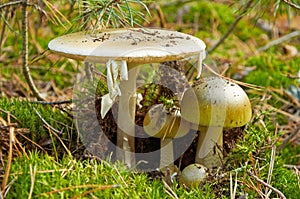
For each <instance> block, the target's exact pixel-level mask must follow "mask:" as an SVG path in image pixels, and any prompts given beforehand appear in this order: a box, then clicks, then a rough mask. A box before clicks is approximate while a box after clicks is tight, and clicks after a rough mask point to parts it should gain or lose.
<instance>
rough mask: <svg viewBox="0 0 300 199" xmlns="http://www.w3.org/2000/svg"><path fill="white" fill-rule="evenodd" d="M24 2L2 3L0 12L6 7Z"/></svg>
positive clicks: (21, 0)
mask: <svg viewBox="0 0 300 199" xmlns="http://www.w3.org/2000/svg"><path fill="white" fill-rule="evenodd" d="M23 1H24V0H20V1H11V2H7V3H4V4H1V5H0V10H1V9H3V8H5V7H8V6H14V5H18V4H22V3H23Z"/></svg>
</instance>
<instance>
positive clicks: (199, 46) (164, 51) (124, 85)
mask: <svg viewBox="0 0 300 199" xmlns="http://www.w3.org/2000/svg"><path fill="white" fill-rule="evenodd" d="M48 47H49V49H50V50H52V51H54V52H56V53H59V54H61V55H63V56H65V57H68V58H73V59H77V60H85V61H91V62H99V63H108V64H107V66H109V67H110V70H111V69H112V68H111V64H114V62H113V61H115V62H116V63H117V62H119V61H121V64H120V65H118V67H117V69H118V70H117V71H120V79H121V81H120V92H118V88H119V85H118V82H117V81H116V79H114V77H112V78H111V77H108V81H109V82H108V84H109V85H108V86H109V91H110V92H113V94H111V93H109V96H110V99H108V96H103V99H104V100H103V101H104V102H105V103H107V104H103V106H102V107H101V115H102V117H104V116H105V114H106V113H107V111H108V110H109V109H110V107H111V106H112V104H113V103H114V101H115V99H116V95H115V93H117V95H121V96H120V97H119V111H118V121H117V123H118V134H117V146H118V147H119V148H118V147H117V159H119V160H124V162H125V164H127V165H128V166H129V167H132V166H133V164H134V163H135V158H134V154H133V153H134V151H135V150H134V148H135V147H134V136H135V107H136V99H135V98H136V97H135V96H136V95H135V90H136V75H137V73H138V70H137V69H136V66H137V65H138V64H146V63H158V62H166V61H174V60H180V59H183V58H187V57H190V56H195V55H198V56H199V57H200V58H199V62H201V61H202V59H204V57H205V56H204V55H205V44H204V42H203V41H202V40H200V39H198V38H196V37H193V36H191V35H187V34H184V33H180V32H175V31H168V30H160V29H146V28H133V29H118V30H104V31H101V32H99V33H94V34H88V33H84V32H78V33H72V34H67V35H64V36H61V37H58V38H55V39H53V40H51V41H50V42H49V45H48ZM126 68H128V70H129V71H128V78H127V72H126V71H125V70H126ZM200 68H201V65H199V67H198V75H199V74H200V71H201V70H200ZM108 71H109V69H108ZM114 71H115V70H114ZM114 74H117V73H116V72H115V73H114ZM114 74H113V73H112V71H111V75H112V76H114ZM104 105H106V107H105V106H104ZM107 106H108V107H107ZM124 140H125V141H124ZM124 142H126V144H125V145H126V146H128V147H126V148H129V151H127V152H126V151H125V152H124V150H123V149H124V147H123V143H124ZM124 153H127V155H126V154H124ZM126 157H129V159H127V158H126Z"/></svg>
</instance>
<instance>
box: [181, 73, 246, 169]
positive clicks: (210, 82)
mask: <svg viewBox="0 0 300 199" xmlns="http://www.w3.org/2000/svg"><path fill="white" fill-rule="evenodd" d="M181 114H182V117H183V118H184V119H185V120H187V121H189V122H191V123H193V124H194V127H196V128H197V129H198V130H199V131H200V133H199V140H198V146H197V152H196V157H195V162H196V163H200V164H203V165H204V166H206V167H207V168H209V169H212V168H214V167H218V166H220V165H221V163H222V162H221V161H222V157H223V155H222V147H223V128H233V127H241V126H243V125H245V124H246V123H247V122H249V121H250V119H251V116H252V111H251V104H250V101H249V98H248V96H247V94H246V93H245V91H244V90H243V89H242V88H241V87H240V86H239V85H237V84H235V83H233V82H231V81H228V80H225V79H223V78H220V77H206V78H203V79H202V80H201V82H200V83H199V84H197V85H195V86H194V87H191V88H189V89H188V90H186V92H185V93H184V95H183V98H182V102H181Z"/></svg>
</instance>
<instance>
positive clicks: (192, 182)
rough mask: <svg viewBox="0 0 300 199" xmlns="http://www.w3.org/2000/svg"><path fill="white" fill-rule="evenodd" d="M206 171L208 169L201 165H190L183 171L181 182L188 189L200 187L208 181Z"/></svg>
mask: <svg viewBox="0 0 300 199" xmlns="http://www.w3.org/2000/svg"><path fill="white" fill-rule="evenodd" d="M206 170H207V168H206V167H204V166H203V165H201V164H196V163H195V164H190V165H188V166H187V167H185V168H184V169H183V170H182V172H181V175H180V177H179V182H180V184H184V185H185V186H187V187H196V186H199V185H200V184H201V183H203V182H204V181H205V180H206V177H207V173H206Z"/></svg>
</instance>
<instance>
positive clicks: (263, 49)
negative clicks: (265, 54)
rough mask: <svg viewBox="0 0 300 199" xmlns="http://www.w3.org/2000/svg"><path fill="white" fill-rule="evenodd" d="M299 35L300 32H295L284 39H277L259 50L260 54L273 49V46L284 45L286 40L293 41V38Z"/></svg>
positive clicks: (283, 37)
mask: <svg viewBox="0 0 300 199" xmlns="http://www.w3.org/2000/svg"><path fill="white" fill-rule="evenodd" d="M299 35H300V30H296V31H293V32H291V33H289V34H287V35H284V36H282V37H279V38H278V39H275V40H273V41H271V42H270V43H268V44H266V45H265V46H263V47H260V48H258V49H257V50H258V52H262V51H265V50H267V49H269V48H271V47H272V46H275V45H277V44H280V43H282V42H284V41H286V40H289V39H291V38H292V37H297V36H299Z"/></svg>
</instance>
